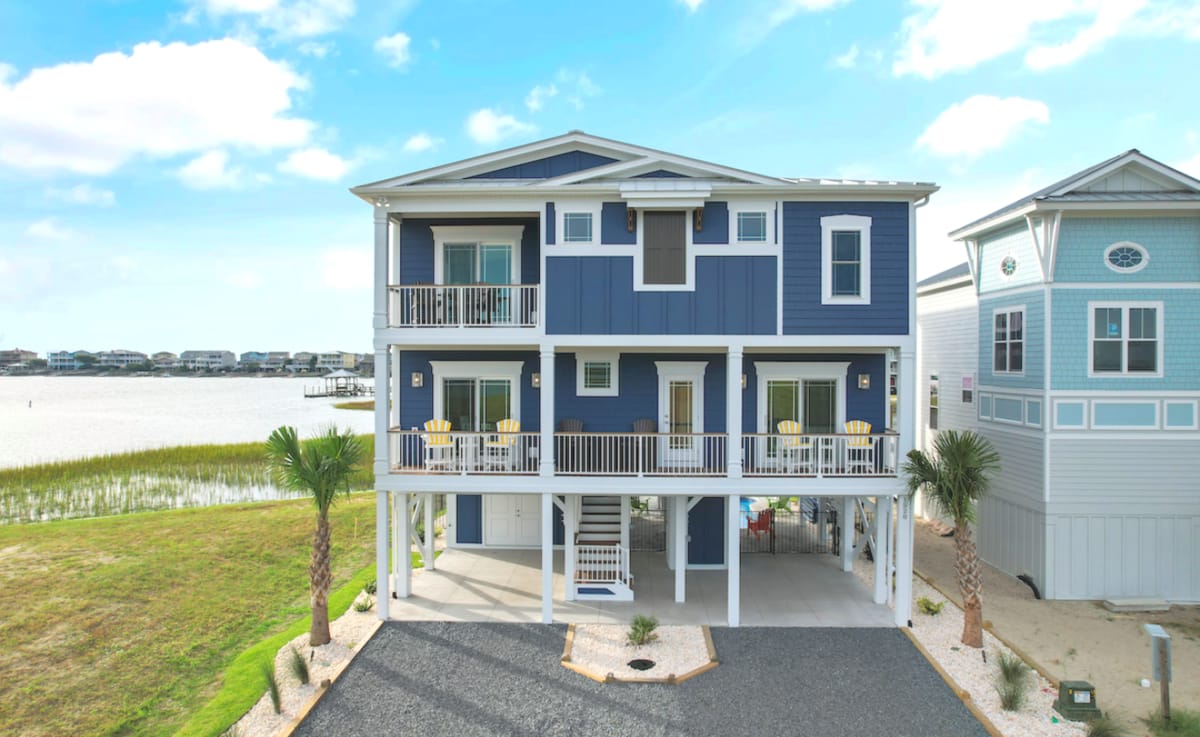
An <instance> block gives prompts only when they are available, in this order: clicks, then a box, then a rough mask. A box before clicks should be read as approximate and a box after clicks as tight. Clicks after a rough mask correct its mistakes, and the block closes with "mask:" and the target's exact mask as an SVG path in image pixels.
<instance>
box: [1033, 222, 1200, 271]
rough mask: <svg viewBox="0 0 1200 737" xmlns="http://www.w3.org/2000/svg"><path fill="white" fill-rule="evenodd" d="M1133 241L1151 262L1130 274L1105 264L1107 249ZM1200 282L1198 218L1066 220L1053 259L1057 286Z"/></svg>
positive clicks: (1199, 228)
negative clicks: (1086, 283)
mask: <svg viewBox="0 0 1200 737" xmlns="http://www.w3.org/2000/svg"><path fill="white" fill-rule="evenodd" d="M1120 241H1132V242H1134V243H1137V244H1138V245H1140V246H1142V248H1144V249H1145V250H1146V254H1147V256H1149V261H1148V262H1147V264H1146V266H1145V268H1143V269H1139V270H1138V271H1135V272H1133V273H1119V272H1116V271H1113V270H1112V269H1110V268H1108V266H1107V265H1105V260H1104V254H1105V252H1106V251H1108V248H1109V246H1111V245H1113V244H1114V243H1118V242H1120ZM1197 280H1200V218H1181V217H1162V216H1156V217H1142V218H1138V217H1120V218H1076V217H1065V218H1063V220H1062V230H1061V232H1060V234H1059V238H1058V256H1057V257H1056V258H1055V265H1054V281H1056V282H1081V281H1083V282H1120V283H1127V282H1172V281H1197Z"/></svg>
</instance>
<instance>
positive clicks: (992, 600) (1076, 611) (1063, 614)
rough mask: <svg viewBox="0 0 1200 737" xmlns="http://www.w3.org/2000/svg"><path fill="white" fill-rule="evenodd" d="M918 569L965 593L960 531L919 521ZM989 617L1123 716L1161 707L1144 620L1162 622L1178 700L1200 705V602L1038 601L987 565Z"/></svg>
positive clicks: (1012, 639) (947, 587)
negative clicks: (1146, 683) (958, 577)
mask: <svg viewBox="0 0 1200 737" xmlns="http://www.w3.org/2000/svg"><path fill="white" fill-rule="evenodd" d="M916 569H917V570H918V571H920V572H921V573H924V574H925V575H926V576H929V577H931V578H932V579H933V580H934V582H935V584H936V585H937V586H938V588H940V589H941V590H942V591H944V592H946V593H948V594H951V595H952V596H953V599H954V600H955V601H961V599H960V598H959V597H958V586H957V584H956V583H955V578H954V541H953V538H942V537H938V536H937V535H935V534H934V533H933V532H932V531H931V530H930V529H929V528H928V527H926V526H925V525H923V524H921V523H918V524H917V534H916ZM983 617H984V619H985V620H990V621H991V622H992V624H993V626H994V627H995V629H996V631H997V632H998V633H999V634H1000V635H1002V636H1003V637H1004V638H1005V639H1007V640H1009V641H1010V642H1012V643H1013V644H1014V645H1016V646H1017V647H1019V648H1021V649H1023V650H1024V651H1025V652H1026V653H1028V655H1029V656H1030V657H1031V658H1033V659H1034V660H1036V661H1037V662H1038V663H1040V664H1041V665H1042V666H1043V667H1045V668H1046V669H1047V670H1048V671H1049V672H1050V673H1051V674H1053V675H1054V676H1055V677H1057V678H1059V679H1063V680H1067V679H1069V680H1077V679H1078V680H1086V681H1090V682H1091V683H1092V684H1093V685H1095V686H1096V701H1097V703H1098V705H1099V706H1100V708H1101V710H1103V711H1105V712H1109V711H1111V712H1113V713H1114V715H1119V716H1121V717H1122V718H1123V720H1129V719H1132V718H1135V717H1144V716H1146V715H1148V714H1150V713H1151V712H1153V711H1156V710H1157V709H1158V705H1159V689H1158V684H1157V683H1154V684H1153V685H1152V687H1151V688H1143V687H1142V686H1141V685H1140V681H1141V679H1143V678H1150V677H1151V664H1150V642H1149V639H1150V638H1149V637H1147V636H1146V633H1145V632H1144V631H1143V630H1142V624H1143V623H1145V622H1153V623H1155V624H1160V625H1162V626H1163V627H1164V628H1165V629H1166V630H1167V632H1168V633H1169V634H1170V635H1171V640H1172V643H1171V645H1172V660H1173V667H1174V670H1175V677H1174V679H1173V680H1172V682H1171V707H1172V708H1173V709H1179V708H1186V709H1193V710H1200V606H1187V607H1184V606H1173V607H1171V611H1169V612H1161V613H1146V614H1115V613H1113V612H1110V611H1108V610H1107V609H1105V608H1104V607H1103V606H1101V604H1100V602H1092V601H1039V600H1037V599H1034V598H1033V593H1032V592H1031V591H1030V589H1029V588H1028V587H1027V586H1026V585H1025V584H1023V583H1021V582H1020V581H1018V580H1017V579H1015V578H1012V577H1010V576H1008V575H1007V574H1004V573H1002V572H1000V571H999V570H997V569H995V568H992V567H991V566H988V565H984V574H983ZM1141 733H1143V732H1138V734H1141Z"/></svg>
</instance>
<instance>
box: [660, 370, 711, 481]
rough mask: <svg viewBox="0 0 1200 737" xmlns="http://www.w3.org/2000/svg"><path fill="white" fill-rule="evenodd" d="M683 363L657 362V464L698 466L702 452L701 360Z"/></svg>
mask: <svg viewBox="0 0 1200 737" xmlns="http://www.w3.org/2000/svg"><path fill="white" fill-rule="evenodd" d="M698 366H699V369H697V367H696V365H686V366H670V365H664V364H660V366H659V375H658V388H659V395H658V407H659V421H658V431H659V432H660V433H662V434H663V435H665V436H666V437H663V438H661V439H660V440H659V448H658V459H659V463H660V464H661V465H663V466H665V467H668V468H681V467H689V468H694V467H698V466H700V465H701V462H702V460H703V458H702V455H703V452H704V443H703V439H702V438H701V437H699V435H697V433H702V432H704V418H703V414H702V396H703V392H704V373H703V372H704V369H703V366H704V364H703V363H700V364H698Z"/></svg>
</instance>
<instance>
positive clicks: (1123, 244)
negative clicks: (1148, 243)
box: [1104, 241, 1150, 274]
mask: <svg viewBox="0 0 1200 737" xmlns="http://www.w3.org/2000/svg"><path fill="white" fill-rule="evenodd" d="M1117 248H1134V249H1137V251H1138V252H1140V253H1141V254H1142V262H1141V263H1140V264H1138V265H1137V266H1134V267H1133V268H1132V269H1119V268H1117V267H1116V266H1113V265H1112V262H1110V261H1109V260H1108V254H1110V253H1112V252H1113V250H1115V249H1117ZM1149 263H1150V252H1149V251H1147V250H1146V247H1145V246H1143V245H1142V244H1141V243H1134V242H1133V241H1117V242H1116V243H1113V244H1112V245H1110V246H1108V247H1107V248H1105V249H1104V265H1105V266H1107V267H1108V270H1109V271H1114V272H1116V273H1118V274H1136V273H1137V272H1139V271H1141V270H1142V269H1144V268H1146V265H1147V264H1149Z"/></svg>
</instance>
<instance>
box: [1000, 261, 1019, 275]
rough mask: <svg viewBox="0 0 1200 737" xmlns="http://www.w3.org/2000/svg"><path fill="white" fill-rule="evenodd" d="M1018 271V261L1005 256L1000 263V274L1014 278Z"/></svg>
mask: <svg viewBox="0 0 1200 737" xmlns="http://www.w3.org/2000/svg"><path fill="white" fill-rule="evenodd" d="M1016 271H1017V260H1016V259H1015V258H1013V257H1012V256H1005V257H1004V260H1003V261H1001V262H1000V273H1001V274H1004V275H1005V276H1012V275H1013V274H1015V273H1016Z"/></svg>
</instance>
